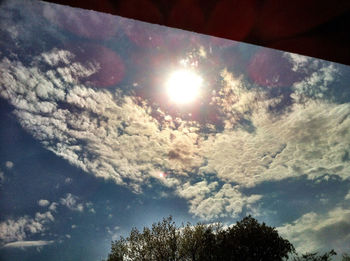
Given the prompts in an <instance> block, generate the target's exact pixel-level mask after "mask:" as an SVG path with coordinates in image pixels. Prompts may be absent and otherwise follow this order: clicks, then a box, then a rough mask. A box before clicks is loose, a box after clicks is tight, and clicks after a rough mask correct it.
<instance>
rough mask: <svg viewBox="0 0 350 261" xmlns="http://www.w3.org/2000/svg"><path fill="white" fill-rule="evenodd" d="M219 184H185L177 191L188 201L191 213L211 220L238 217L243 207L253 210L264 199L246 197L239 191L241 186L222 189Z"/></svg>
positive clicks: (256, 196)
mask: <svg viewBox="0 0 350 261" xmlns="http://www.w3.org/2000/svg"><path fill="white" fill-rule="evenodd" d="M218 186H219V184H218V182H211V183H208V182H207V181H200V182H197V183H195V184H190V183H189V182H188V183H185V184H184V185H183V186H182V187H179V188H178V189H177V193H178V195H179V196H181V197H183V198H185V199H188V201H189V205H190V209H189V211H190V212H191V213H192V214H194V215H195V216H198V217H200V218H201V219H205V220H211V219H218V218H224V217H231V218H235V217H237V216H238V215H239V214H240V213H241V212H242V210H243V207H246V208H247V209H252V208H253V207H254V204H255V203H256V202H257V201H258V200H260V199H261V198H262V196H261V195H250V196H245V195H243V194H242V193H241V192H240V191H239V186H232V185H230V184H224V185H223V186H222V187H221V188H219V189H217V187H218Z"/></svg>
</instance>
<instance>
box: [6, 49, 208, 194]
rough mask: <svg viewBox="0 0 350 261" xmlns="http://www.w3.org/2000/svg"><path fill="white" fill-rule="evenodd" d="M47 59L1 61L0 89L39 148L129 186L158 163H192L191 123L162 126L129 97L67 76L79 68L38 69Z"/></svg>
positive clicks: (167, 166) (177, 168)
mask: <svg viewBox="0 0 350 261" xmlns="http://www.w3.org/2000/svg"><path fill="white" fill-rule="evenodd" d="M59 51H60V50H57V49H53V50H52V51H51V53H52V54H51V56H54V57H56V56H57V57H59V55H56V56H55V55H54V54H55V53H57V52H59ZM48 56H50V53H46V54H45V56H44V57H48ZM65 57H69V56H65ZM47 60H48V58H47V59H46V58H45V59H44V58H43V57H41V56H39V57H34V58H33V63H32V66H29V67H25V66H23V64H21V63H20V62H19V61H12V62H11V61H10V60H8V59H7V58H4V59H3V60H2V61H1V66H2V70H3V71H4V77H3V79H2V80H1V86H2V88H1V90H0V96H2V97H3V98H5V99H7V100H8V101H9V102H10V103H11V104H12V105H13V106H14V107H15V108H16V109H15V114H16V116H17V117H18V119H19V121H20V123H21V125H22V126H23V127H24V128H25V129H27V130H28V131H30V132H31V133H32V135H33V136H34V137H35V138H37V139H39V140H40V141H41V142H42V143H43V144H44V146H45V147H46V148H47V149H49V150H51V151H53V152H54V153H56V154H57V155H58V156H61V157H63V158H65V159H67V160H68V161H69V162H70V163H72V164H74V165H76V166H78V167H80V168H82V169H83V170H85V171H88V172H91V173H94V174H95V175H96V176H98V177H104V178H111V179H113V180H114V181H115V182H116V183H118V184H122V185H128V186H130V187H131V188H133V189H134V190H136V191H137V190H140V185H141V184H142V183H144V181H145V180H147V179H148V178H149V177H151V176H152V175H151V173H152V172H153V171H156V170H157V169H159V168H162V169H163V170H166V171H169V172H171V173H172V174H180V175H186V173H188V172H189V171H192V170H194V169H195V168H197V167H199V166H200V164H201V163H202V158H201V157H200V156H199V155H198V146H199V144H198V142H199V139H200V137H199V135H198V133H196V128H193V127H191V124H186V123H183V124H181V125H180V126H179V128H178V129H172V128H168V127H164V128H162V127H161V126H160V125H159V123H158V121H157V120H156V119H154V118H153V117H152V116H151V115H150V114H149V112H148V111H147V108H144V107H142V106H140V105H138V104H137V103H136V101H135V100H134V98H133V97H130V96H126V95H123V94H122V93H121V92H120V91H117V92H115V93H110V92H109V91H106V90H96V89H92V88H87V87H85V86H83V85H79V84H77V83H76V81H75V79H74V77H72V73H73V72H74V73H75V74H84V73H87V72H86V70H89V69H88V68H85V67H84V66H83V65H81V64H77V63H73V64H65V63H62V64H60V65H61V67H58V68H56V69H55V70H44V69H43V68H45V66H41V65H48V64H47ZM55 61H56V60H55ZM39 68H40V69H39ZM5 86H6V88H5ZM180 123H181V122H180Z"/></svg>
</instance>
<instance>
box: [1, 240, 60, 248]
mask: <svg viewBox="0 0 350 261" xmlns="http://www.w3.org/2000/svg"><path fill="white" fill-rule="evenodd" d="M52 243H54V241H52V240H50V241H44V240H37V241H16V242H11V243H7V244H5V245H4V246H3V247H4V248H25V247H41V246H46V245H50V244H52Z"/></svg>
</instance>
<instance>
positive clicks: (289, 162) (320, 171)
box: [200, 75, 350, 187]
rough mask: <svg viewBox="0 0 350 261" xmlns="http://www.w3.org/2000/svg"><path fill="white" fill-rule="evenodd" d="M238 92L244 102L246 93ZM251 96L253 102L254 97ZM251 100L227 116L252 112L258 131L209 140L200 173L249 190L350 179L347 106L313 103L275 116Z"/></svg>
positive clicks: (233, 83)
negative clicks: (304, 180) (298, 180)
mask: <svg viewBox="0 0 350 261" xmlns="http://www.w3.org/2000/svg"><path fill="white" fill-rule="evenodd" d="M325 77H327V76H325ZM224 78H225V80H226V81H227V84H228V85H229V86H230V85H231V86H232V88H233V90H235V88H238V87H237V86H238V85H237V84H238V83H237V82H236V80H234V79H233V78H232V76H231V75H226V76H225V77H224ZM240 91H241V93H240V97H245V96H246V94H245V91H244V89H240ZM247 92H248V94H247V95H248V96H249V97H250V96H251V91H247ZM255 98H256V99H257V98H258V96H257V94H255ZM255 98H254V99H255ZM254 99H253V100H254ZM243 100H245V99H243ZM248 100H249V102H248V103H247V104H246V103H245V102H243V103H242V104H240V102H236V103H233V105H232V108H231V109H230V108H226V109H225V110H227V111H231V112H232V111H236V112H240V113H245V112H249V114H250V115H251V116H250V118H249V120H250V121H251V122H252V125H253V126H254V127H255V131H254V132H251V133H249V132H247V131H245V130H242V129H239V128H238V129H230V128H228V129H226V130H224V131H223V132H222V133H217V134H212V135H210V136H209V138H208V139H207V140H206V141H204V142H203V144H202V146H201V150H202V154H203V157H205V158H206V159H207V164H205V165H204V166H202V167H201V168H200V171H201V172H203V173H217V176H218V177H219V178H220V179H222V180H225V181H228V182H235V183H238V184H240V185H243V186H247V187H249V186H255V185H256V184H259V183H261V182H264V181H274V180H282V179H285V178H288V177H297V176H300V175H304V174H305V175H307V177H308V178H310V179H315V178H318V177H321V176H323V175H326V174H335V175H338V176H340V177H342V178H343V179H347V178H349V175H350V171H349V170H350V161H347V160H344V157H345V155H347V153H348V148H349V147H350V133H349V132H348V130H349V129H350V118H349V117H348V115H349V113H350V105H349V104H332V103H326V102H321V101H311V100H310V101H308V102H307V103H305V104H294V105H292V106H291V108H290V112H288V113H286V114H283V115H277V116H274V115H272V114H271V113H270V112H269V111H268V106H269V102H268V101H266V100H262V101H261V102H260V101H259V99H257V100H256V101H255V102H250V100H251V99H250V98H249V99H248ZM223 106H225V105H223ZM246 106H248V107H246ZM251 106H253V107H251ZM236 124H237V123H236Z"/></svg>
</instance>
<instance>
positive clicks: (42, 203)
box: [38, 199, 50, 207]
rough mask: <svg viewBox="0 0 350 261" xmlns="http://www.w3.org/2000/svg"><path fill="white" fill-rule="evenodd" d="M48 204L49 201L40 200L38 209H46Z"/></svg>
mask: <svg viewBox="0 0 350 261" xmlns="http://www.w3.org/2000/svg"><path fill="white" fill-rule="evenodd" d="M49 204H50V201H48V200H46V199H40V200H39V201H38V205H39V206H40V207H47V206H48V205H49Z"/></svg>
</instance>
